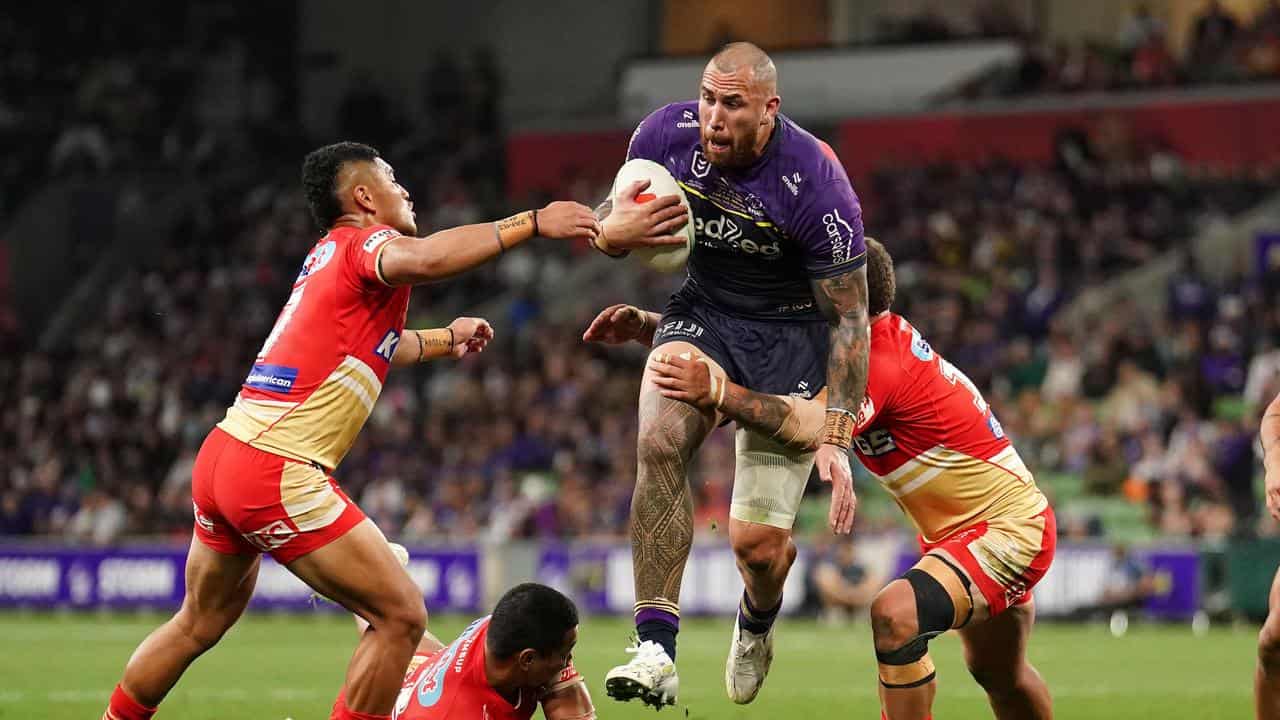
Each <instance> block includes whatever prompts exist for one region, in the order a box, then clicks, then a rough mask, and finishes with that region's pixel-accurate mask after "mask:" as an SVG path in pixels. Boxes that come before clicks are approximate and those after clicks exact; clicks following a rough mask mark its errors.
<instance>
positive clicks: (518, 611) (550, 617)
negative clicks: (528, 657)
mask: <svg viewBox="0 0 1280 720" xmlns="http://www.w3.org/2000/svg"><path fill="white" fill-rule="evenodd" d="M577 625H578V609H577V608H576V607H574V605H573V601H572V600H570V599H569V598H567V597H565V596H564V595H562V594H560V592H559V591H557V590H555V589H553V588H549V587H547V586H546V585H539V584H538V583H531V582H529V583H522V584H520V585H517V586H515V587H513V588H511V589H510V590H508V591H507V594H506V595H503V596H502V599H501V600H499V601H498V605H497V607H495V608H494V609H493V617H492V618H491V619H490V620H489V639H488V641H487V642H488V646H489V651H490V652H492V653H493V654H494V656H495V657H499V658H509V657H512V656H514V655H516V654H517V653H519V652H520V651H521V650H524V649H525V648H533V649H534V650H537V651H538V653H539V654H541V655H548V654H550V653H552V652H555V651H556V650H558V649H560V646H561V645H562V644H564V636H565V633H567V632H569V631H570V630H571V629H573V628H574V627H576V626H577Z"/></svg>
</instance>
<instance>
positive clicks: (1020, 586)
mask: <svg viewBox="0 0 1280 720" xmlns="http://www.w3.org/2000/svg"><path fill="white" fill-rule="evenodd" d="M1057 543H1058V523H1057V521H1056V520H1055V519H1054V517H1053V508H1049V507H1046V508H1045V509H1044V510H1043V511H1041V512H1040V513H1039V514H1037V515H1035V516H1033V517H1030V518H997V519H995V520H984V521H983V522H980V523H978V524H977V525H974V526H972V527H967V528H965V529H963V530H959V531H957V532H954V533H952V534H951V535H949V536H947V538H945V539H944V540H941V541H939V542H936V543H932V544H930V543H926V542H925V541H924V540H923V539H921V540H920V551H921V552H922V553H927V552H929V551H930V550H934V549H942V550H946V551H947V553H948V554H949V555H950V556H951V557H953V558H955V559H956V561H957V562H959V563H960V565H961V567H963V568H964V571H965V573H966V574H968V575H969V579H970V580H972V581H973V582H974V583H976V584H977V586H978V590H980V591H981V592H982V597H983V598H985V599H986V601H987V606H988V607H989V608H990V610H991V616H992V617H995V616H996V615H999V614H1000V613H1002V612H1004V611H1005V610H1007V609H1008V608H1009V607H1011V606H1013V605H1021V604H1022V603H1025V602H1027V601H1028V600H1030V599H1031V588H1033V587H1035V586H1036V583H1038V582H1040V578H1043V577H1044V574H1045V573H1046V572H1048V571H1049V565H1051V564H1052V563H1053V552H1054V549H1055V548H1056V547H1057Z"/></svg>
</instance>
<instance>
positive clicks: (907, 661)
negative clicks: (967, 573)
mask: <svg viewBox="0 0 1280 720" xmlns="http://www.w3.org/2000/svg"><path fill="white" fill-rule="evenodd" d="M902 577H903V579H905V580H906V581H907V582H908V583H909V584H910V585H911V592H912V594H913V595H914V596H915V601H916V627H917V628H918V630H917V632H918V633H919V634H918V635H916V636H915V637H914V638H912V639H911V641H910V642H908V643H907V644H906V645H903V646H902V647H900V648H898V649H897V650H891V651H889V652H879V651H877V652H876V660H877V661H879V664H880V684H881V685H884V686H885V687H887V688H913V687H918V686H920V685H924V684H926V683H928V682H930V681H931V680H933V678H934V676H935V675H936V674H937V673H936V672H935V670H934V667H933V660H931V659H930V658H929V641H930V640H932V639H933V638H935V637H937V636H938V635H941V634H942V633H944V632H946V631H948V630H950V629H951V628H953V627H963V626H964V625H965V624H966V623H967V622H969V618H970V617H971V616H972V615H973V597H972V595H971V594H970V592H969V582H968V580H967V579H966V578H965V577H964V575H963V574H962V573H961V572H960V571H959V570H956V568H955V567H954V566H953V565H952V564H951V563H949V562H947V561H946V560H945V559H943V558H941V557H938V556H936V555H925V556H924V557H923V558H921V559H920V562H918V563H916V566H915V567H913V568H911V569H910V570H907V572H905V573H904V574H903V576H902Z"/></svg>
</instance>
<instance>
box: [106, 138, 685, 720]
mask: <svg viewBox="0 0 1280 720" xmlns="http://www.w3.org/2000/svg"><path fill="white" fill-rule="evenodd" d="M302 181H303V185H304V188H305V192H306V197H307V201H308V203H309V205H310V208H311V212H312V215H313V216H314V218H315V220H316V222H317V224H318V225H319V226H320V227H321V228H323V229H324V230H325V235H324V236H323V237H321V238H320V239H319V240H318V241H317V242H316V244H315V246H314V247H313V248H312V249H311V251H310V253H309V254H308V255H307V257H306V260H305V261H304V262H303V263H302V269H301V271H300V272H299V273H298V277H297V279H296V280H295V281H294V283H293V290H292V292H291V293H290V295H289V298H288V300H287V301H286V302H285V305H284V308H283V310H281V312H280V315H279V317H278V318H277V320H276V323H275V326H274V327H273V328H272V329H271V332H270V334H269V335H268V336H267V339H266V342H264V343H263V345H262V348H261V350H259V351H258V356H257V358H256V360H255V361H254V364H253V367H252V369H251V370H250V371H249V374H248V376H247V378H246V379H245V381H244V384H243V385H242V387H241V390H240V393H239V395H238V396H237V397H236V399H235V403H234V404H233V405H232V406H231V407H230V408H229V409H228V410H227V414H226V417H225V418H224V419H223V420H222V421H221V422H220V423H218V425H217V427H216V428H214V429H213V430H212V431H211V432H210V433H209V436H208V437H207V438H206V439H205V442H204V445H203V446H202V447H201V449H200V452H199V455H198V456H197V457H196V462H195V467H194V469H193V472H192V488H191V489H192V499H193V501H194V505H195V539H194V540H193V542H192V543H191V551H190V554H189V555H188V557H187V567H186V596H185V598H184V599H183V603H182V608H181V609H180V610H179V611H178V613H177V614H176V615H174V617H173V618H172V619H171V620H169V621H168V622H166V623H165V624H164V625H162V626H161V627H160V628H159V629H157V630H156V631H155V632H153V633H152V634H151V635H150V636H149V637H147V639H146V640H144V641H143V642H142V644H141V645H140V646H139V647H138V649H137V650H136V651H135V652H134V654H133V657H131V658H130V659H129V663H128V665H127V666H126V667H125V671H124V677H123V679H122V680H121V681H120V684H119V685H118V686H117V687H116V689H115V692H114V693H112V696H111V701H110V705H109V707H108V709H107V711H106V713H105V714H104V716H103V717H104V718H107V719H108V720H146V718H149V717H151V715H152V714H153V713H154V712H155V706H156V705H158V704H159V703H160V701H161V700H162V699H164V697H165V695H166V694H167V693H168V692H169V690H170V689H171V688H172V687H173V686H174V684H176V683H177V682H178V678H179V677H181V675H182V673H183V671H185V670H186V668H187V666H188V665H190V664H191V662H192V661H193V660H195V659H196V658H197V657H198V656H199V655H200V654H201V653H203V652H204V651H206V650H208V649H209V648H210V647H212V646H213V645H214V644H215V643H217V641H218V639H219V638H221V637H222V635H223V633H225V632H226V631H227V629H228V628H230V627H231V625H232V624H233V623H235V621H236V620H237V619H238V618H239V617H240V615H241V613H242V612H243V611H244V608H245V605H246V604H247V603H248V602H249V597H250V596H251V595H252V594H253V588H254V583H255V582H256V580H257V575H258V562H259V556H260V554H261V553H264V552H266V553H270V554H271V555H272V556H273V557H274V558H275V559H276V560H277V561H278V562H280V563H281V564H283V565H285V566H286V567H287V568H288V569H289V570H290V571H291V572H293V573H294V574H295V575H297V576H298V577H299V578H301V579H302V580H303V581H305V582H306V583H307V584H308V585H310V586H311V587H312V588H313V589H315V590H316V591H317V592H319V593H320V594H322V595H324V596H326V597H328V598H332V599H333V600H334V601H336V602H338V603H340V604H341V605H343V606H344V607H346V608H347V609H348V610H350V611H352V612H353V613H355V614H357V615H359V616H360V617H362V618H364V619H365V620H367V621H368V622H369V628H368V630H367V631H365V632H364V633H363V635H362V637H361V641H360V644H359V646H358V647H357V648H356V650H355V653H354V655H353V656H352V658H351V663H350V665H349V666H348V669H347V674H346V684H345V687H344V692H343V696H342V698H343V700H342V702H340V703H339V704H338V706H336V707H335V708H334V712H333V717H334V718H339V719H347V718H354V719H356V720H376V719H384V718H387V717H389V714H390V713H391V709H392V707H393V705H394V704H395V700H396V695H397V693H399V691H400V685H401V681H402V680H403V677H404V669H405V667H406V666H408V664H409V659H410V658H411V657H412V656H413V653H414V650H415V648H416V647H417V646H418V641H419V639H420V638H421V637H422V634H423V629H424V627H425V623H426V609H425V608H424V607H423V602H422V593H421V592H419V591H418V589H417V588H416V587H415V586H414V584H413V582H412V581H410V579H409V576H408V574H407V573H405V571H404V570H403V569H402V568H401V567H400V565H399V563H398V562H397V561H396V559H395V557H393V555H392V553H391V551H390V550H389V549H388V547H387V543H386V541H385V540H384V539H383V537H382V534H381V532H379V530H378V528H377V527H376V526H375V525H374V524H373V523H372V522H371V521H368V520H367V519H366V518H365V515H364V513H362V512H361V511H360V509H359V508H357V507H356V506H355V504H354V503H352V502H351V500H350V499H349V498H348V497H347V496H346V495H345V494H344V493H343V492H342V490H341V489H340V488H339V487H338V486H337V484H336V483H335V482H334V481H333V478H332V477H330V473H331V472H333V470H334V468H336V467H337V466H338V463H339V462H340V461H341V460H342V457H343V456H344V455H345V454H346V453H347V450H348V449H350V447H351V444H352V443H353V442H354V440H355V438H356V435H357V434H358V433H359V432H360V429H361V427H363V425H364V423H365V420H366V419H367V418H368V416H369V413H370V411H371V410H372V409H373V404H374V402H375V401H376V400H377V398H378V395H379V393H380V392H381V390H382V383H383V381H384V380H385V378H386V375H387V371H388V370H389V369H390V367H391V366H392V365H407V364H412V363H416V362H420V361H423V360H427V359H430V358H433V357H443V356H450V355H451V356H455V357H460V356H462V355H464V354H466V353H468V352H471V351H478V350H481V349H482V348H483V347H484V345H485V343H486V342H487V341H488V340H489V338H490V337H492V330H491V329H490V327H489V325H488V323H486V322H484V321H483V320H478V319H475V318H460V319H458V320H455V321H454V322H453V323H452V324H450V325H449V327H447V328H441V329H438V330H425V331H424V330H406V329H405V327H404V324H405V314H406V311H407V308H408V305H409V293H410V287H411V286H412V285H414V284H417V283H424V282H429V281H432V280H440V279H443V278H447V277H450V276H453V275H456V274H458V273H461V272H464V271H466V270H469V269H471V268H474V267H476V266H478V265H481V264H483V263H485V262H487V261H488V260H491V259H493V258H495V257H497V256H498V255H500V254H501V253H503V252H505V251H507V250H510V249H512V248H513V247H515V246H516V245H518V244H520V243H523V242H525V241H527V240H530V239H531V238H533V237H535V236H538V235H541V236H544V237H548V238H556V239H580V240H594V238H595V236H596V234H597V233H598V231H599V225H598V223H597V221H596V219H595V216H594V215H593V214H592V211H591V210H590V209H589V208H587V207H586V206H583V205H579V204H577V203H571V202H553V203H551V204H550V205H547V206H546V207H545V208H542V209H540V210H533V211H528V212H524V213H520V214H519V215H514V216H512V217H509V218H507V219H505V220H499V221H497V222H492V223H482V224H475V225H467V226H463V227H458V228H453V229H449V230H444V231H441V232H438V233H435V234H433V235H431V236H429V237H425V238H419V237H415V235H416V233H417V224H416V222H415V219H414V214H413V204H412V203H411V202H410V200H409V194H408V192H406V191H405V189H404V188H402V187H401V186H400V185H399V184H398V183H397V182H396V180H395V175H394V172H393V170H392V168H391V166H390V165H388V164H387V163H386V162H385V161H384V160H383V159H382V158H380V157H379V156H378V153H377V151H376V150H374V149H373V148H371V147H368V146H367V145H360V144H357V143H339V144H336V145H329V146H327V147H323V148H320V149H319V150H316V151H314V152H312V153H311V154H310V155H308V156H307V158H306V161H305V162H304V163H303V167H302ZM651 224H652V223H651ZM652 235H655V236H645V237H644V238H643V239H640V240H638V241H637V242H638V243H639V244H640V245H642V246H652V245H658V244H665V243H670V242H683V240H680V239H675V238H670V237H669V236H664V237H657V236H656V234H652Z"/></svg>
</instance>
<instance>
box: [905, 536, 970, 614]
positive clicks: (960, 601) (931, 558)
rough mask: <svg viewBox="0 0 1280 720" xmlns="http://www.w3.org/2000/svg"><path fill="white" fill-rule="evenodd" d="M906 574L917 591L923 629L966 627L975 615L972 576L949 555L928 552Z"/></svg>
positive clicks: (917, 603)
mask: <svg viewBox="0 0 1280 720" xmlns="http://www.w3.org/2000/svg"><path fill="white" fill-rule="evenodd" d="M903 577H905V578H906V580H907V582H909V583H911V589H912V590H913V591H915V595H916V615H917V620H918V621H919V623H920V632H926V628H928V629H929V630H937V631H938V632H946V631H947V630H950V629H951V628H960V627H964V626H965V625H967V624H968V623H969V619H970V618H972V617H973V591H972V589H971V588H970V586H969V579H968V578H967V577H965V576H964V573H962V572H960V570H958V569H957V568H956V566H955V565H952V564H951V563H950V562H948V561H947V560H946V558H943V557H941V556H938V555H933V554H929V555H925V556H924V557H922V558H920V562H918V563H916V564H915V567H913V568H911V569H910V570H908V571H907V572H906V574H905V575H904V576H903Z"/></svg>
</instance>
